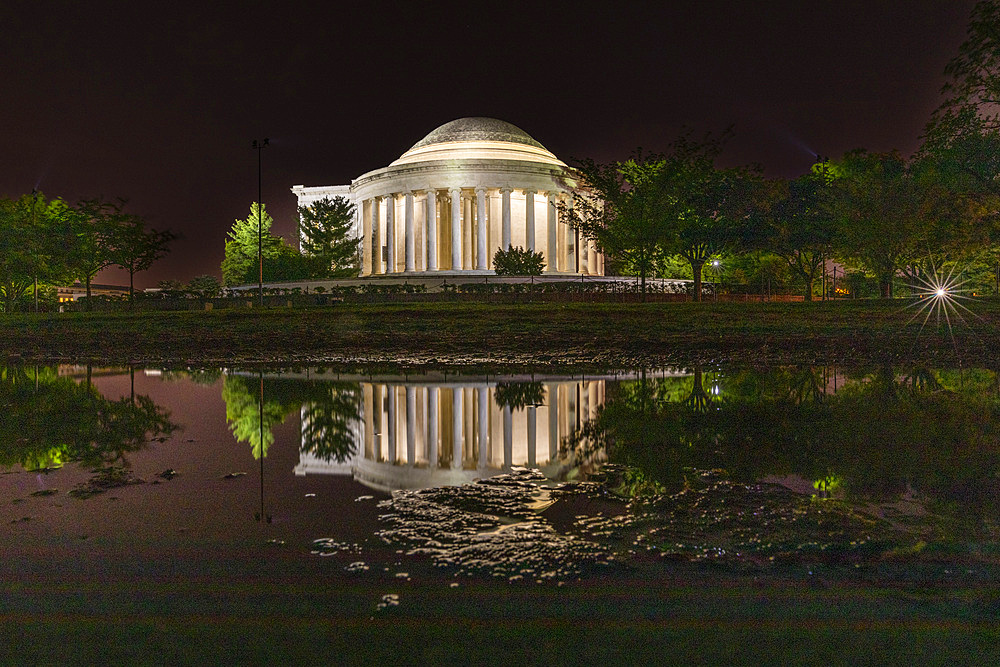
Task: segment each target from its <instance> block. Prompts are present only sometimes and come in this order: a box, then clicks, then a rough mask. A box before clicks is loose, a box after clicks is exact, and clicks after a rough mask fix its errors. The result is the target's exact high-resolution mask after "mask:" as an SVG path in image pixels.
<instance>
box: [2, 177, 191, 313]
mask: <svg viewBox="0 0 1000 667" xmlns="http://www.w3.org/2000/svg"><path fill="white" fill-rule="evenodd" d="M124 204H125V202H124V201H117V202H104V201H100V200H96V199H91V200H83V201H80V202H79V203H77V204H76V205H70V204H67V203H66V202H65V201H63V200H62V199H59V198H55V199H46V197H45V195H43V194H42V193H40V192H32V193H31V194H27V195H23V196H22V197H20V198H18V199H0V297H2V301H3V310H4V312H8V313H9V312H12V311H14V310H17V309H22V310H27V309H29V308H31V307H35V308H37V307H38V303H39V301H41V302H42V303H43V304H45V305H51V304H52V303H53V302H54V301H55V291H54V289H52V287H53V286H55V285H65V284H69V283H72V282H74V281H77V280H78V281H80V282H81V283H84V284H85V285H86V286H87V296H88V297H89V296H90V284H91V281H92V280H93V279H94V276H96V275H97V273H98V272H99V271H101V270H102V269H104V268H107V267H109V266H119V267H121V268H123V269H125V270H126V271H128V273H129V294H130V296H131V295H132V293H133V291H134V290H133V280H134V277H135V274H136V273H138V272H140V271H145V270H146V269H148V268H149V267H150V266H151V265H152V264H153V262H155V261H156V260H157V259H160V258H161V257H163V256H164V255H165V254H166V252H167V249H168V246H169V244H170V242H171V241H173V240H174V239H175V238H176V236H175V235H174V234H173V233H171V232H169V231H157V230H155V229H151V228H149V227H148V226H147V225H146V222H145V220H143V218H142V217H140V216H138V215H135V214H133V213H127V212H125V211H124Z"/></svg>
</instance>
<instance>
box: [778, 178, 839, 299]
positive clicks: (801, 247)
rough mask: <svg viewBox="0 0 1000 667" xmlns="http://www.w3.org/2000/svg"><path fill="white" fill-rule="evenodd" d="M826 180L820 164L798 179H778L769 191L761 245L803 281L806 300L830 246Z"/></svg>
mask: <svg viewBox="0 0 1000 667" xmlns="http://www.w3.org/2000/svg"><path fill="white" fill-rule="evenodd" d="M827 183H828V179H827V177H826V176H825V170H824V169H823V168H822V166H821V165H817V168H816V169H814V171H812V172H811V173H809V174H806V175H804V176H800V177H799V178H797V179H794V180H791V181H787V182H780V183H779V184H777V185H776V187H775V189H773V190H772V194H773V195H774V196H775V201H774V202H773V206H772V207H771V211H770V215H768V216H767V220H768V229H767V230H766V232H765V237H764V238H765V242H764V245H765V247H768V248H770V249H771V250H772V251H773V252H774V253H775V254H776V255H778V256H779V257H781V258H782V259H784V260H785V262H787V263H788V267H789V269H791V271H792V273H794V274H795V275H796V276H797V277H798V278H800V279H801V280H802V281H803V283H804V285H805V289H804V292H803V295H804V296H805V299H806V301H812V297H813V284H814V283H815V282H816V280H817V278H818V277H819V276H820V274H821V272H822V270H823V265H824V263H825V261H826V258H827V257H829V256H830V254H831V249H832V243H833V235H834V226H833V222H832V220H831V218H830V216H829V215H828V214H827V212H826V211H825V210H824V208H823V199H822V195H823V189H824V188H825V187H826V186H827ZM772 185H775V184H772Z"/></svg>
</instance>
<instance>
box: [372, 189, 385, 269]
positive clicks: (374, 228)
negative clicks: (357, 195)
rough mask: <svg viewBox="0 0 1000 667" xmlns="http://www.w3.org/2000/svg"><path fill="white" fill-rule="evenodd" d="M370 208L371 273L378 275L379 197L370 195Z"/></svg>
mask: <svg viewBox="0 0 1000 667" xmlns="http://www.w3.org/2000/svg"><path fill="white" fill-rule="evenodd" d="M371 202H372V209H371V211H370V213H371V216H372V275H376V276H377V275H378V274H380V273H382V239H381V238H380V236H381V235H380V234H379V228H378V227H379V225H378V218H379V215H378V209H379V203H380V202H379V198H378V197H372V199H371Z"/></svg>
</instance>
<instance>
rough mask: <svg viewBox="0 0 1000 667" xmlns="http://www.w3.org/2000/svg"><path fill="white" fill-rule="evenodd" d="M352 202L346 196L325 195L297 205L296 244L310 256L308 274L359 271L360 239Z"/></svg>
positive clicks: (328, 275) (343, 274) (334, 275)
mask: <svg viewBox="0 0 1000 667" xmlns="http://www.w3.org/2000/svg"><path fill="white" fill-rule="evenodd" d="M354 215H355V206H354V204H353V203H351V201H350V200H348V199H346V198H345V197H334V198H332V199H331V198H329V197H324V198H323V199H320V200H319V201H316V202H313V204H312V205H311V206H299V207H298V229H299V246H300V248H301V249H302V252H303V253H304V254H305V255H307V256H308V257H310V258H311V259H312V260H313V262H312V263H313V265H314V266H313V267H312V271H310V277H311V278H351V277H355V276H357V275H358V270H359V265H360V262H359V261H358V260H359V254H358V253H359V251H360V248H361V239H360V238H358V237H357V236H355V234H354Z"/></svg>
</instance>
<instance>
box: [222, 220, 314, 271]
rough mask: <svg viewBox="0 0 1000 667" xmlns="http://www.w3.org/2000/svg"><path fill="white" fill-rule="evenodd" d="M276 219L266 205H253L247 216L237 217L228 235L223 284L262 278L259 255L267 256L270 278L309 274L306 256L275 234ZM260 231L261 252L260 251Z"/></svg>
mask: <svg viewBox="0 0 1000 667" xmlns="http://www.w3.org/2000/svg"><path fill="white" fill-rule="evenodd" d="M273 222H274V221H273V220H272V218H271V216H270V215H268V213H267V207H266V206H260V205H258V204H257V203H256V202H254V203H252V204H251V205H250V215H248V216H247V218H246V220H236V221H235V222H234V223H233V227H232V229H231V230H230V231H229V232H228V234H227V235H226V239H227V240H226V253H225V258H224V259H223V260H222V284H223V285H225V286H226V287H231V286H233V285H247V284H252V283H256V282H257V281H258V279H259V278H260V264H259V260H258V257H259V256H262V257H263V260H264V261H263V269H264V275H263V279H264V280H265V281H266V282H273V281H278V280H298V279H301V278H305V277H307V276H308V273H309V270H308V267H307V266H306V262H305V260H304V258H303V257H302V256H301V255H300V254H299V252H298V251H297V250H295V249H294V248H292V247H291V246H289V245H288V244H287V243H285V241H284V239H282V238H281V237H280V236H277V235H275V234H271V225H272V223H273ZM258 234H259V242H260V250H261V254H260V255H258V252H257V251H258Z"/></svg>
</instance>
